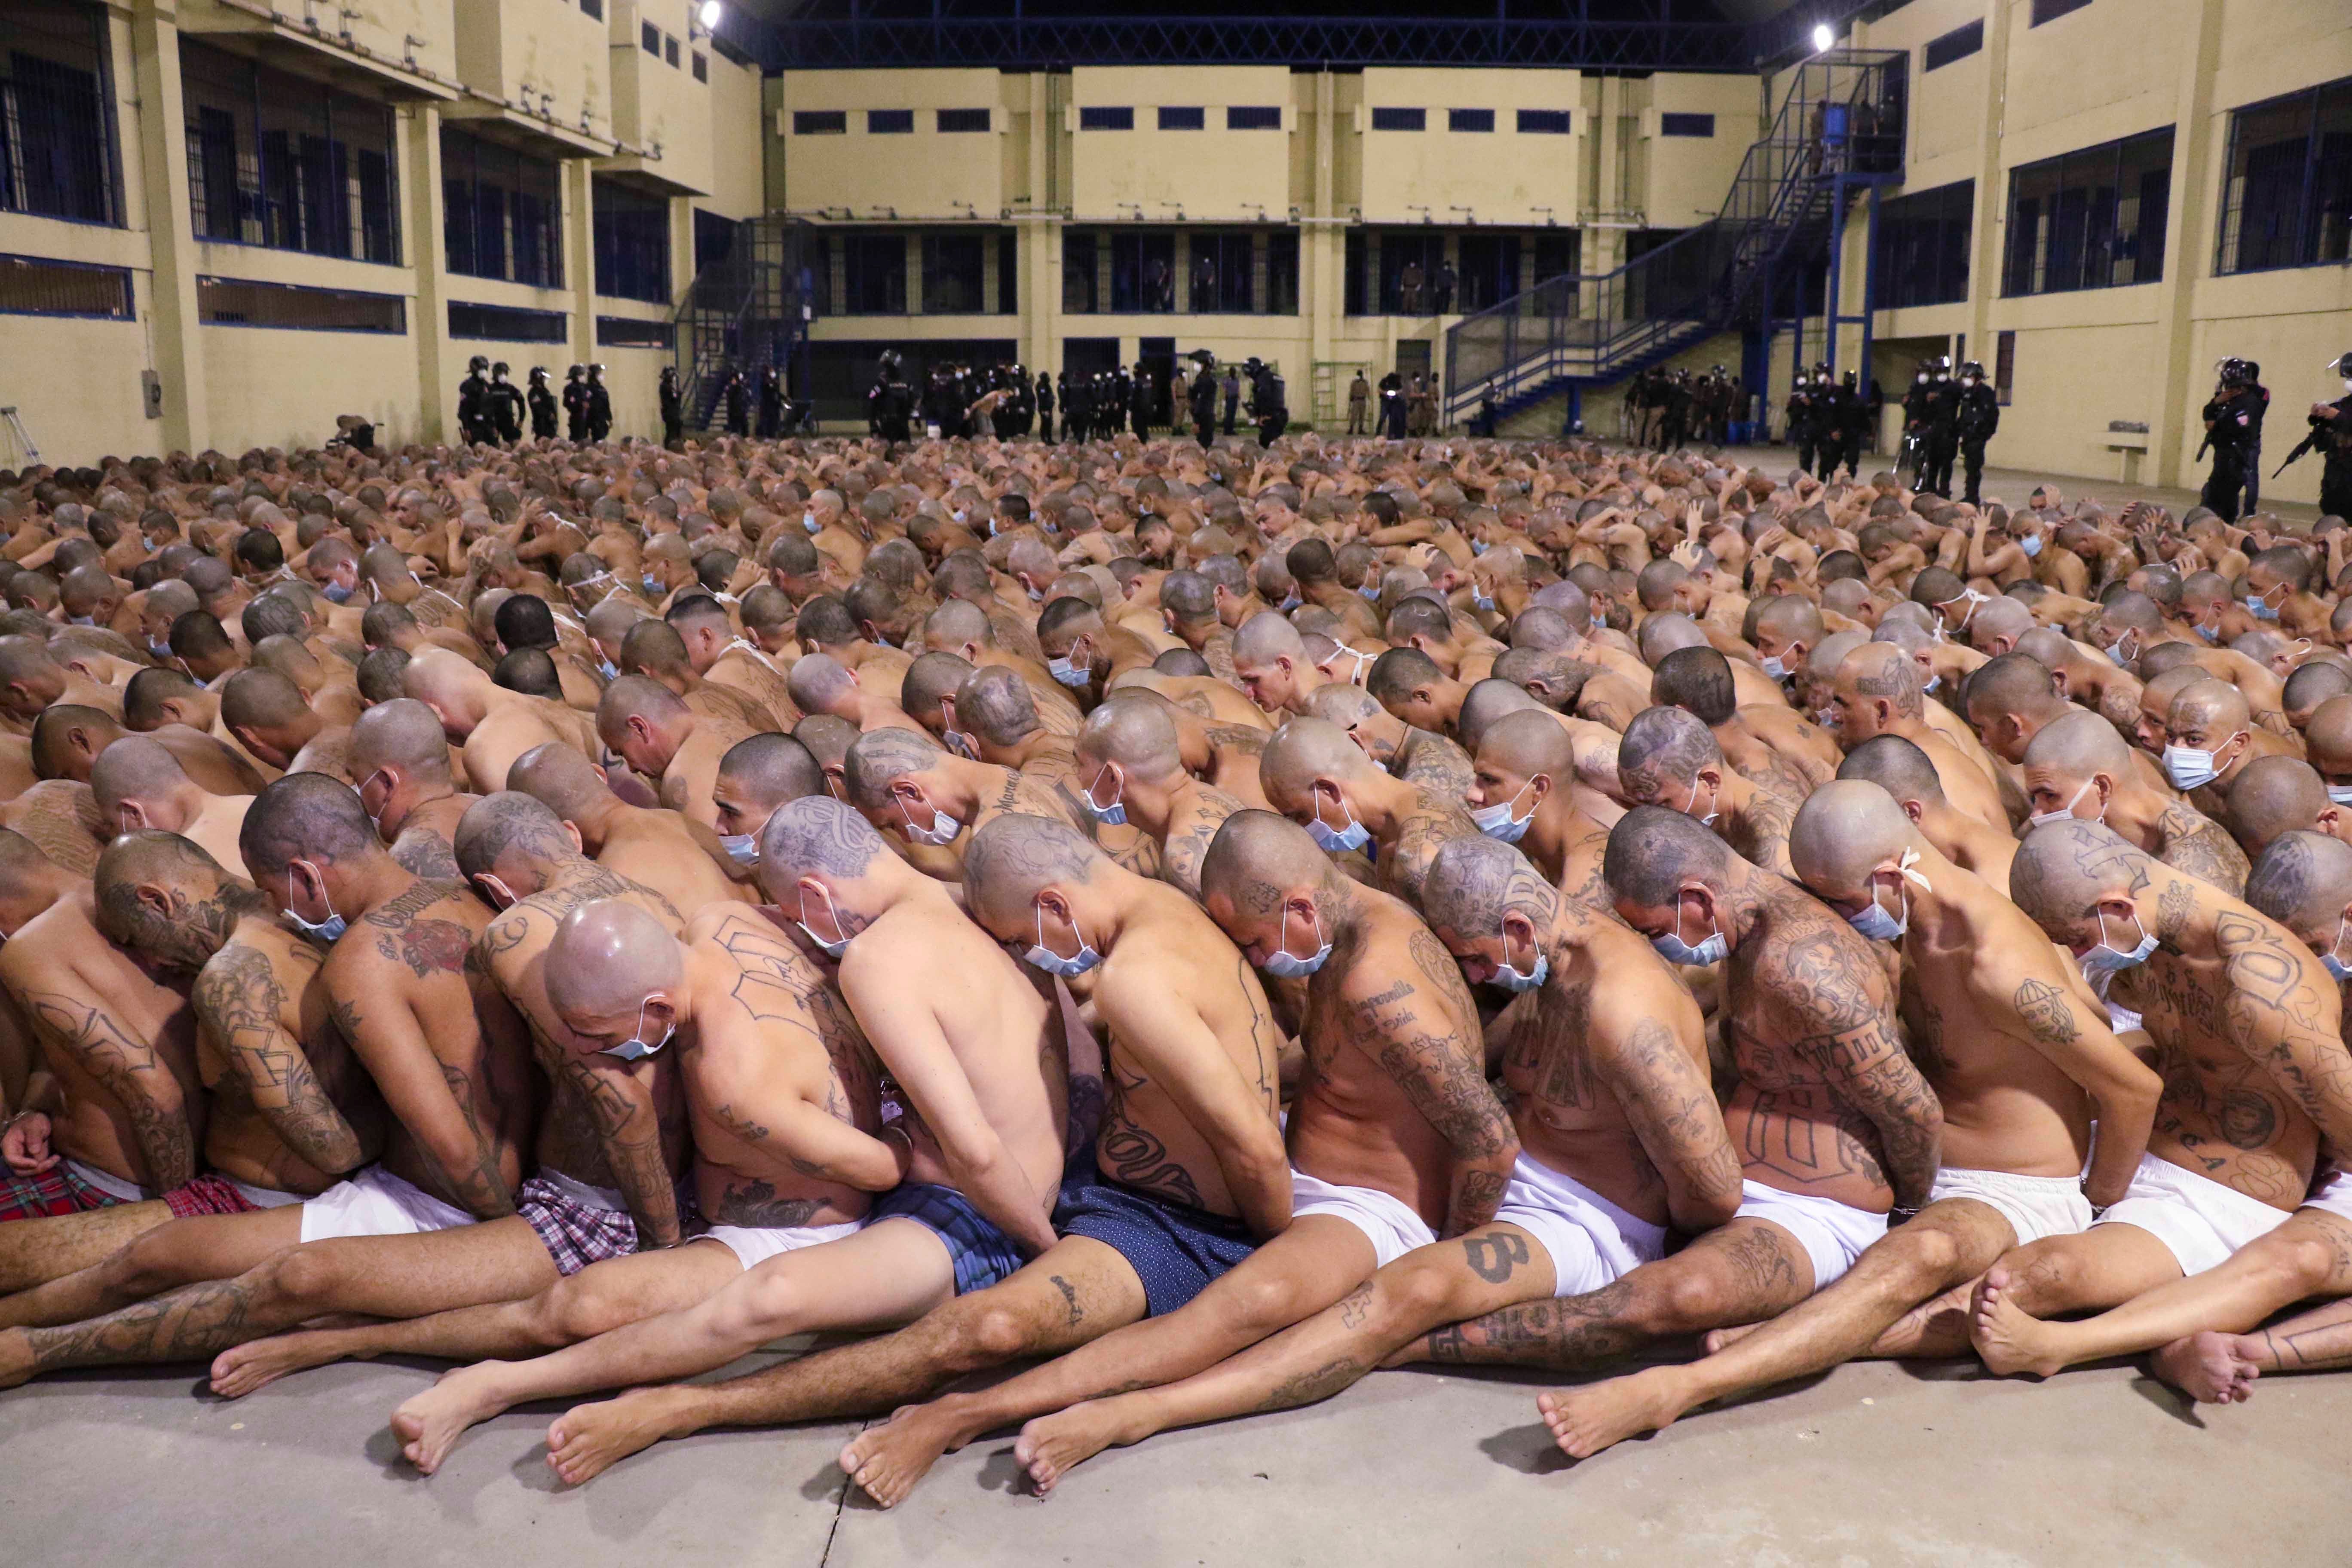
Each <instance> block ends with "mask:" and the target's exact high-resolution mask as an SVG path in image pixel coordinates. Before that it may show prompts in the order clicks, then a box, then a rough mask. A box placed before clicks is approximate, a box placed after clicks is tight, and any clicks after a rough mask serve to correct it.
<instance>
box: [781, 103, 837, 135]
mask: <svg viewBox="0 0 2352 1568" xmlns="http://www.w3.org/2000/svg"><path fill="white" fill-rule="evenodd" d="M848 130H849V111H848V110H845V109H795V110H793V135H795V136H841V135H845V134H846V133H847V132H848Z"/></svg>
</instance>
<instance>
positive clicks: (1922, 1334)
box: [1708, 1279, 1977, 1361]
mask: <svg viewBox="0 0 2352 1568" xmlns="http://www.w3.org/2000/svg"><path fill="white" fill-rule="evenodd" d="M1976 1293H1977V1282H1976V1281H1975V1280H1974V1279H1967V1280H1963V1281H1961V1282H1960V1283H1959V1284H1958V1285H1955V1286H1953V1287H1952V1288H1951V1289H1948V1290H1947V1291H1945V1292H1944V1293H1943V1294H1942V1295H1940V1296H1934V1297H1930V1298H1929V1299H1928V1300H1925V1301H1922V1302H1920V1303H1919V1304H1918V1305H1917V1306H1916V1307H1914V1308H1912V1309H1911V1310H1909V1311H1907V1312H1906V1313H1904V1314H1903V1315H1902V1316H1901V1317H1899V1318H1897V1319H1895V1321H1893V1322H1892V1323H1889V1324H1888V1325H1887V1327H1886V1331H1885V1333H1883V1334H1880V1335H1879V1336H1878V1338H1877V1340H1876V1341H1875V1342H1874V1343H1873V1344H1872V1345H1871V1347H1870V1348H1869V1349H1868V1350H1866V1351H1864V1352H1863V1353H1862V1354H1861V1355H1859V1356H1857V1357H1855V1358H1854V1359H1855V1360H1857V1361H1864V1360H1869V1361H1949V1360H1951V1359H1952V1358H1953V1357H1955V1356H1964V1355H1969V1354H1971V1353H1973V1352H1974V1350H1975V1347H1974V1346H1972V1345H1970V1344H1969V1308H1970V1304H1971V1303H1972V1302H1974V1300H1976ZM1713 1342H1714V1336H1712V1335H1709V1336H1708V1343H1709V1344H1710V1345H1712V1344H1713Z"/></svg>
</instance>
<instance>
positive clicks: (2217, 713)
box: [2164, 680, 2303, 818]
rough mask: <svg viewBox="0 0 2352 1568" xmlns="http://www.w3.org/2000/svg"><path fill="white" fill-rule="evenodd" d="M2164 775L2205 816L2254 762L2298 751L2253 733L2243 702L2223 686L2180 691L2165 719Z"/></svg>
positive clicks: (2204, 684) (2216, 810)
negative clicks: (2258, 758) (2256, 759)
mask: <svg viewBox="0 0 2352 1568" xmlns="http://www.w3.org/2000/svg"><path fill="white" fill-rule="evenodd" d="M2165 742H2166V743H2165V748H2164V773H2165V776H2166V777H2167V778H2168V779H2170V780H2171V781H2172V787H2173V788H2175V789H2177V790H2179V791H2181V792H2182V793H2184V794H2185V795H2188V796H2189V799H2190V801H2192V802H2193V803H2195V805H2196V806H2197V809H2198V810H2200V811H2201V812H2203V813H2204V814H2205V815H2206V816H2209V817H2216V818H2218V817H2220V816H2222V815H2223V814H2224V812H2225V811H2226V810H2227V808H2228V805H2229V800H2230V786H2231V784H2234V783H2236V782H2237V778H2238V775H2239V773H2242V772H2243V771H2244V770H2245V766H2246V764H2247V763H2250V762H2252V760H2253V759H2254V758H2256V757H2293V756H2299V755H2301V754H2302V750H2303V749H2302V747H2301V746H2300V745H2298V744H2297V743H2295V742H2292V741H2284V740H2281V739H2280V738H2279V737H2278V736H2276V735H2273V734H2272V733H2271V732H2270V731H2267V730H2263V729H2260V728H2257V727H2256V726H2255V724H2254V722H2253V721H2252V717H2251V716H2250V715H2249V714H2248V712H2247V710H2246V700H2245V698H2244V697H2242V696H2241V695H2240V694H2239V692H2238V689H2237V688H2236V687H2234V686H2231V685H2230V684H2229V683H2228V682H2227V681H2221V680H2195V681H2191V682H2189V684H2188V685H2187V686H2185V687H2183V688H2181V689H2180V691H2179V694H2178V695H2177V696H2175V697H2174V698H2173V700H2172V707H2171V709H2170V710H2168V712H2167V714H2166V716H2165Z"/></svg>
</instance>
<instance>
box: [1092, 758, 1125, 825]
mask: <svg viewBox="0 0 2352 1568" xmlns="http://www.w3.org/2000/svg"><path fill="white" fill-rule="evenodd" d="M1105 773H1110V782H1111V784H1113V785H1114V786H1115V788H1114V790H1113V793H1112V795H1111V797H1110V804H1109V805H1096V804H1095V791H1096V790H1097V789H1099V788H1101V787H1102V781H1103V774H1105ZM1082 798H1083V799H1084V800H1085V801H1086V803H1087V815H1088V816H1092V817H1093V818H1094V819H1095V820H1096V821H1097V822H1100V823H1103V824H1106V825H1108V826H1112V827H1118V826H1124V825H1125V823H1126V821H1127V780H1126V779H1125V778H1123V777H1121V776H1120V775H1119V774H1118V773H1111V772H1110V764H1109V763H1104V764H1103V766H1102V767H1101V768H1100V769H1099V770H1098V771H1097V773H1095V776H1094V782H1093V783H1092V784H1088V785H1087V790H1086V794H1085V795H1084V796H1083V797H1082Z"/></svg>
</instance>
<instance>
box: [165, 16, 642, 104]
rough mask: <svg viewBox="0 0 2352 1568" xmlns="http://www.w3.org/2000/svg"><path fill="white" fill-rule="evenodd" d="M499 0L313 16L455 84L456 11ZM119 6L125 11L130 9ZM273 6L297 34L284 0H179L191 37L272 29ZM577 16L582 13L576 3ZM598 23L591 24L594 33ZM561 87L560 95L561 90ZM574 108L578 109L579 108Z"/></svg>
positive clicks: (297, 20)
mask: <svg viewBox="0 0 2352 1568" xmlns="http://www.w3.org/2000/svg"><path fill="white" fill-rule="evenodd" d="M497 3H498V0H364V3H362V4H358V5H352V7H351V9H352V11H353V12H354V13H356V14H355V15H352V16H337V15H336V9H335V7H333V6H331V5H320V6H318V7H317V8H316V13H315V14H316V15H317V16H318V17H319V19H320V26H321V27H322V28H325V29H327V32H326V36H327V37H329V38H330V39H334V40H337V41H340V30H341V28H343V27H348V28H349V29H350V31H351V41H352V44H354V45H356V46H357V47H358V48H360V49H362V50H364V51H366V54H367V55H369V56H372V57H373V58H376V59H379V60H384V61H388V62H392V63H394V64H404V63H406V62H407V61H409V60H410V59H412V58H413V59H414V60H415V65H416V67H417V68H419V69H420V70H423V71H425V73H427V74H429V75H431V76H434V77H436V78H438V79H440V80H442V81H445V82H453V83H454V82H456V81H457V80H459V79H460V78H459V75H458V66H457V17H458V14H459V13H461V12H470V11H473V10H475V9H476V8H477V7H479V8H481V9H483V10H488V9H492V8H494V7H495V5H497ZM520 4H521V5H522V6H523V7H524V8H525V9H527V10H529V11H530V12H531V13H533V14H537V13H538V12H540V11H542V10H544V9H545V7H543V6H541V5H538V4H536V3H535V0H520ZM121 9H122V10H126V11H127V10H129V9H130V7H129V6H128V5H124V6H121ZM272 10H274V11H275V12H276V13H277V14H278V16H280V17H282V18H284V19H285V24H286V26H288V27H289V29H291V30H292V31H294V32H296V33H298V34H299V32H301V31H302V18H303V15H304V12H303V8H302V7H301V6H300V5H288V4H285V3H283V0H280V3H279V4H278V5H275V6H271V5H267V4H264V3H263V0H244V3H243V4H238V5H227V4H221V3H219V0H180V5H179V7H178V16H179V23H180V30H181V31H182V32H184V33H185V34H187V35H188V36H190V37H202V36H203V35H205V34H206V33H222V32H226V33H254V32H264V31H268V28H269V22H268V18H267V17H266V16H261V15H258V14H257V13H261V12H268V11H272ZM573 15H574V16H578V15H579V12H578V10H577V8H576V7H575V8H574V11H573ZM589 26H590V28H591V30H592V31H593V29H594V28H595V26H596V25H595V24H594V23H593V22H592V23H590V24H589ZM412 37H413V38H418V39H422V40H423V41H422V42H421V43H418V44H415V45H414V46H412V45H410V44H409V43H407V42H406V40H407V39H409V38H412ZM549 85H550V86H553V85H554V84H549ZM557 90H558V94H559V97H560V96H561V89H560V88H559V89H557ZM574 111H575V112H577V110H576V107H575V110H574Z"/></svg>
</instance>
